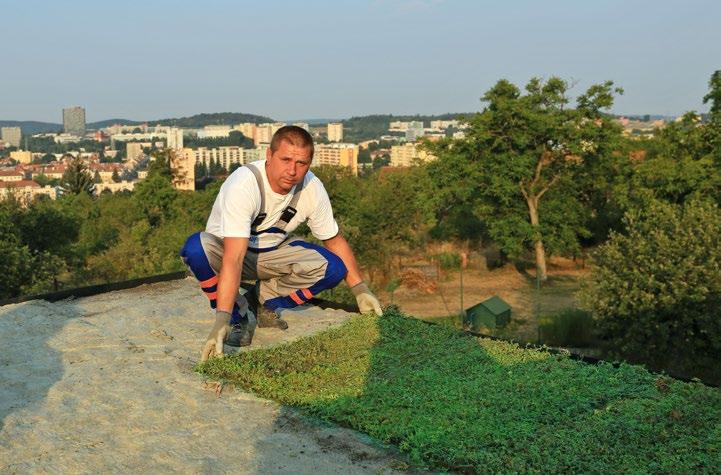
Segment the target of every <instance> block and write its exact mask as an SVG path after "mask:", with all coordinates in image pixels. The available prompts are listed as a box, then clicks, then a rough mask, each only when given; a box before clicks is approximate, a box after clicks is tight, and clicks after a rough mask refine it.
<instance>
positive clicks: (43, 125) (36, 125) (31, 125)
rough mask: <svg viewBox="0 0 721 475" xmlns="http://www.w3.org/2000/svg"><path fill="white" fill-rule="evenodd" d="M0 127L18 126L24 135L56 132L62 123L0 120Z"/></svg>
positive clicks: (60, 128)
mask: <svg viewBox="0 0 721 475" xmlns="http://www.w3.org/2000/svg"><path fill="white" fill-rule="evenodd" d="M0 127H20V128H21V129H22V131H23V134H24V135H32V134H41V133H45V132H58V131H60V130H62V128H63V126H62V124H53V123H52V122H38V121H34V120H0Z"/></svg>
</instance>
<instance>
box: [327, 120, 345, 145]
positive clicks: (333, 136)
mask: <svg viewBox="0 0 721 475" xmlns="http://www.w3.org/2000/svg"><path fill="white" fill-rule="evenodd" d="M328 141H329V142H342V141H343V124H342V123H341V122H331V123H329V124H328Z"/></svg>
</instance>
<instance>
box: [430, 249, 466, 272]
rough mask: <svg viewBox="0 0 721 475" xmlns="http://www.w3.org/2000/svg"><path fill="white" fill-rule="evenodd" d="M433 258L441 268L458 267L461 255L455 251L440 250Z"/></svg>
mask: <svg viewBox="0 0 721 475" xmlns="http://www.w3.org/2000/svg"><path fill="white" fill-rule="evenodd" d="M435 259H436V260H437V261H438V263H439V264H440V266H441V269H443V270H451V269H459V268H460V267H461V256H460V254H458V253H457V252H441V253H440V254H437V255H436V256H435Z"/></svg>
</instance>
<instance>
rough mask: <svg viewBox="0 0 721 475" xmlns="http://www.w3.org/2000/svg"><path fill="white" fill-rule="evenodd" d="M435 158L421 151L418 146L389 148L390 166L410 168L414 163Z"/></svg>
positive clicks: (408, 145) (412, 144)
mask: <svg viewBox="0 0 721 475" xmlns="http://www.w3.org/2000/svg"><path fill="white" fill-rule="evenodd" d="M435 158H436V157H435V156H434V155H431V154H430V153H428V152H426V151H425V150H421V149H419V147H418V144H415V143H407V144H404V145H393V146H392V147H391V166H393V167H410V166H411V165H414V164H415V163H418V162H419V161H420V162H427V161H430V160H435Z"/></svg>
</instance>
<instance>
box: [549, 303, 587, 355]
mask: <svg viewBox="0 0 721 475" xmlns="http://www.w3.org/2000/svg"><path fill="white" fill-rule="evenodd" d="M539 326H540V332H541V341H542V342H543V344H544V345H550V346H564V347H587V346H591V345H592V344H593V343H595V342H596V339H595V335H594V324H593V317H592V316H591V314H590V313H588V312H585V311H583V310H578V309H573V308H570V309H566V310H563V311H562V312H559V313H557V314H555V315H547V316H543V317H541V318H540V321H539Z"/></svg>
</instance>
